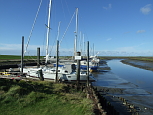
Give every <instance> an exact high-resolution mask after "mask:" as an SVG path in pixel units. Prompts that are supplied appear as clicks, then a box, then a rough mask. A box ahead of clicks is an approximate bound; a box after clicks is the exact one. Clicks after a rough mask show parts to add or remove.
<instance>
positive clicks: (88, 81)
mask: <svg viewBox="0 0 153 115" xmlns="http://www.w3.org/2000/svg"><path fill="white" fill-rule="evenodd" d="M87 86H89V41H87Z"/></svg>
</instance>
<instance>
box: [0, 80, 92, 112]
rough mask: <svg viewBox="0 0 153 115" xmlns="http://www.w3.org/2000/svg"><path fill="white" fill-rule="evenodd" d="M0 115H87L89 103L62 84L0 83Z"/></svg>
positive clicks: (82, 94) (77, 92)
mask: <svg viewBox="0 0 153 115" xmlns="http://www.w3.org/2000/svg"><path fill="white" fill-rule="evenodd" d="M0 111H1V112H0V115H20V114H22V115H91V114H92V102H91V100H89V99H86V98H85V94H84V93H82V92H81V91H77V90H75V89H73V88H71V87H68V86H67V85H66V84H59V83H52V82H47V81H27V82H26V81H20V82H18V83H17V82H15V81H9V80H6V79H0Z"/></svg>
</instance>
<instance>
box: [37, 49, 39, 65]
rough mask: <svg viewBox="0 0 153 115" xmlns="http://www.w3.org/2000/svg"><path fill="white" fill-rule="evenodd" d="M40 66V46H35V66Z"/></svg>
mask: <svg viewBox="0 0 153 115" xmlns="http://www.w3.org/2000/svg"><path fill="white" fill-rule="evenodd" d="M39 67H40V47H38V48H37V68H39Z"/></svg>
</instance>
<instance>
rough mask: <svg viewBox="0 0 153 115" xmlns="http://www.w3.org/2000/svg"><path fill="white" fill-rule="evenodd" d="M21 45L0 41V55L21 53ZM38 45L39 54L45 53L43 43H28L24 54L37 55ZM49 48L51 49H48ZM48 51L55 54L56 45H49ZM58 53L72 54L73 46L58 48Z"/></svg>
mask: <svg viewBox="0 0 153 115" xmlns="http://www.w3.org/2000/svg"><path fill="white" fill-rule="evenodd" d="M24 46H25V47H26V44H24ZM21 47H22V45H21V44H2V43H0V55H21V50H22V48H21ZM25 47H24V48H25ZM38 47H40V52H41V55H45V49H46V46H43V45H29V46H28V49H27V51H26V53H25V55H29V56H33V55H37V48H38ZM50 49H52V50H51V51H50ZM49 53H50V55H56V46H50V47H49ZM59 53H60V55H64V56H65V55H71V56H72V54H73V48H72V49H70V48H69V49H64V48H60V49H59Z"/></svg>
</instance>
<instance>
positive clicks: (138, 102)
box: [97, 87, 153, 115]
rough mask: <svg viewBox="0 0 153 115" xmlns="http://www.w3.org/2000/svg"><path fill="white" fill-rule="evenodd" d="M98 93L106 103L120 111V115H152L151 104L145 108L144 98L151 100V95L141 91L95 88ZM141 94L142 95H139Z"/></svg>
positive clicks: (152, 97)
mask: <svg viewBox="0 0 153 115" xmlns="http://www.w3.org/2000/svg"><path fill="white" fill-rule="evenodd" d="M97 90H98V92H99V93H100V94H101V95H102V96H103V97H105V98H106V100H107V101H108V103H110V104H111V105H112V106H114V108H115V110H117V111H120V115H152V114H153V109H152V107H151V106H152V104H150V106H147V105H148V104H145V103H146V98H147V99H148V101H149V100H152V99H153V96H152V94H149V93H147V92H145V91H144V90H142V89H137V90H139V91H136V90H135V89H125V88H108V87H97ZM141 93H143V94H141Z"/></svg>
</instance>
